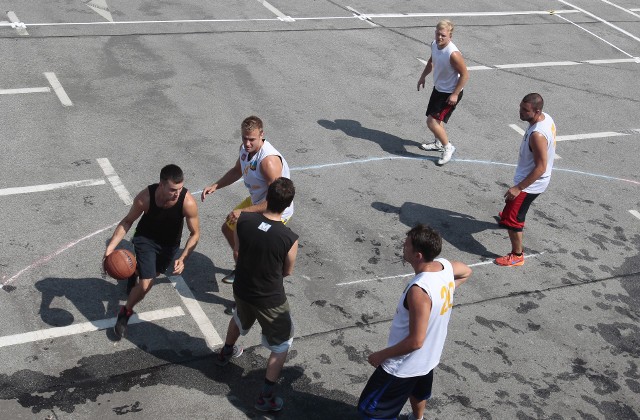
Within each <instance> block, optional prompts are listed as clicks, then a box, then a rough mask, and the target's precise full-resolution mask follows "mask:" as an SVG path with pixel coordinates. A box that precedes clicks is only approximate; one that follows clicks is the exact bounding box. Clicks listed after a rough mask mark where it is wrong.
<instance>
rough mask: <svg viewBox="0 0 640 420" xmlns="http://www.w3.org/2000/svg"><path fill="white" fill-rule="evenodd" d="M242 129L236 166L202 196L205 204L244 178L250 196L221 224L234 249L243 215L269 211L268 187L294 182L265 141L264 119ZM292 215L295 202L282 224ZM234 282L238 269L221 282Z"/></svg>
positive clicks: (245, 123) (246, 122) (246, 123)
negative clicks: (215, 194) (284, 179)
mask: <svg viewBox="0 0 640 420" xmlns="http://www.w3.org/2000/svg"><path fill="white" fill-rule="evenodd" d="M240 128H241V132H242V145H241V146H240V156H239V157H238V160H237V161H236V164H235V165H234V166H233V168H231V169H229V170H228V171H227V173H225V174H224V175H223V176H222V178H220V179H219V180H217V181H216V182H214V183H213V184H211V185H209V186H208V187H206V188H205V189H204V190H203V191H202V196H201V197H200V198H201V200H202V201H204V199H205V198H206V196H207V195H209V194H213V193H214V192H215V191H216V190H218V189H220V188H224V187H226V186H228V185H231V184H233V183H234V182H236V181H237V180H239V179H240V178H243V181H244V185H245V187H247V189H248V190H249V197H247V198H246V199H244V200H243V201H242V202H241V203H240V204H238V205H237V206H236V207H235V208H234V209H233V210H232V211H231V213H229V214H228V215H227V218H226V220H225V223H223V224H222V234H223V235H224V237H225V238H226V239H227V242H228V243H229V246H231V249H235V248H234V232H235V229H236V222H237V221H238V217H240V213H242V212H252V213H264V212H265V211H266V210H267V201H266V197H267V190H268V189H269V185H271V183H272V182H273V181H275V180H276V179H278V178H280V177H284V178H288V179H291V175H290V173H289V165H288V164H287V161H286V160H285V159H284V157H282V155H281V154H280V152H278V151H277V150H276V149H275V147H273V146H272V145H271V143H269V142H268V141H266V140H265V139H264V130H263V124H262V120H261V119H260V118H258V117H256V116H250V117H247V118H245V119H244V121H242V124H241V127H240ZM292 215H293V203H291V205H290V206H289V207H287V208H286V209H285V211H284V212H283V213H282V222H283V223H285V224H286V223H287V221H288V220H289V218H290V217H291V216H292ZM233 259H234V261H237V260H238V255H237V253H236V252H235V251H234V253H233ZM234 279H235V268H234V270H233V271H232V272H231V273H230V274H228V275H227V276H225V277H224V278H223V279H222V281H223V282H224V283H228V284H232V283H233V281H234Z"/></svg>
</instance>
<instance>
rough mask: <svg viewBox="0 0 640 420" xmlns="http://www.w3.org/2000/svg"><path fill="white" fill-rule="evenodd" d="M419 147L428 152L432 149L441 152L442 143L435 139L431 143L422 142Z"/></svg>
mask: <svg viewBox="0 0 640 420" xmlns="http://www.w3.org/2000/svg"><path fill="white" fill-rule="evenodd" d="M420 148H421V149H422V150H426V151H428V152H432V151H436V152H442V150H443V149H442V143H440V140H438V139H435V141H434V142H433V143H422V144H421V145H420Z"/></svg>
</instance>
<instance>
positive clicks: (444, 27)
mask: <svg viewBox="0 0 640 420" xmlns="http://www.w3.org/2000/svg"><path fill="white" fill-rule="evenodd" d="M452 36H453V22H451V21H450V20H447V19H444V20H441V21H440V22H438V24H437V25H436V36H435V40H434V41H432V42H431V57H429V61H427V65H426V66H425V68H424V70H423V71H422V74H421V75H420V79H419V80H418V90H420V87H422V88H424V84H425V80H426V78H427V76H428V75H429V73H431V71H432V70H433V91H432V92H431V97H430V99H429V105H428V106H427V127H429V130H431V132H432V133H433V135H434V136H435V141H434V142H433V143H425V144H423V145H421V146H420V148H421V149H423V150H430V151H439V152H442V156H441V157H440V159H439V160H438V165H444V164H445V163H447V162H449V161H450V160H451V157H452V156H453V152H455V150H456V148H455V147H454V146H453V144H451V143H450V142H449V138H448V136H447V131H446V130H445V128H444V125H445V123H447V121H449V117H450V116H451V113H452V112H453V110H454V109H455V108H456V105H457V104H458V102H460V100H461V99H462V89H463V88H464V86H465V84H466V83H467V81H468V80H469V73H468V72H467V66H466V64H465V62H464V58H462V54H461V53H460V50H458V48H457V47H456V46H455V44H454V43H453V42H451V37H452Z"/></svg>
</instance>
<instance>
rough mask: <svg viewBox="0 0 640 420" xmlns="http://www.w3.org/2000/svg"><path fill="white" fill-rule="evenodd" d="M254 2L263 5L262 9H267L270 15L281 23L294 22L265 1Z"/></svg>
mask: <svg viewBox="0 0 640 420" xmlns="http://www.w3.org/2000/svg"><path fill="white" fill-rule="evenodd" d="M256 1H257V2H258V3H260V4H261V5H263V6H264V7H266V8H267V9H269V11H270V12H271V13H273V14H274V15H276V16H278V20H281V21H282V22H295V19H293V18H292V17H291V16H287V15H285V14H284V13H282V12H281V11H280V10H278V9H277V8H275V7H274V6H273V5H272V4H271V3H269V2H268V1H267V0H256Z"/></svg>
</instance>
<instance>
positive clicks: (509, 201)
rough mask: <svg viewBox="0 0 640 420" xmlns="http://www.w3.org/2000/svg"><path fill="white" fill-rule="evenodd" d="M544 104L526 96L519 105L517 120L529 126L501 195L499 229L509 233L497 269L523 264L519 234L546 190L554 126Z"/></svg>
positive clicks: (554, 132) (534, 94)
mask: <svg viewBox="0 0 640 420" xmlns="http://www.w3.org/2000/svg"><path fill="white" fill-rule="evenodd" d="M543 106H544V100H543V99H542V96H540V95H539V94H537V93H530V94H528V95H527V96H525V97H524V98H523V99H522V102H521V103H520V119H521V120H522V121H526V122H528V123H529V128H527V131H526V132H525V133H524V137H523V138H522V143H521V144H520V153H519V155H518V165H517V166H516V174H515V176H514V177H513V183H514V185H513V187H511V188H509V189H508V190H507V192H506V193H505V194H504V198H505V203H506V204H505V206H504V209H503V210H502V212H500V222H499V223H500V225H501V226H504V227H506V228H507V229H508V231H509V239H510V240H511V252H510V253H508V254H507V255H505V256H504V257H500V258H496V260H495V263H496V264H498V265H502V266H506V267H513V266H519V265H522V264H524V248H523V246H522V230H523V228H524V220H525V217H526V215H527V211H528V210H529V206H530V205H531V203H532V202H533V200H535V199H536V198H537V197H538V196H539V195H540V194H542V193H543V192H544V191H545V190H546V189H547V187H548V186H549V181H550V179H551V171H552V169H553V159H554V157H555V155H556V124H555V123H554V122H553V118H551V116H549V114H547V113H545V112H542V107H543Z"/></svg>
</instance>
